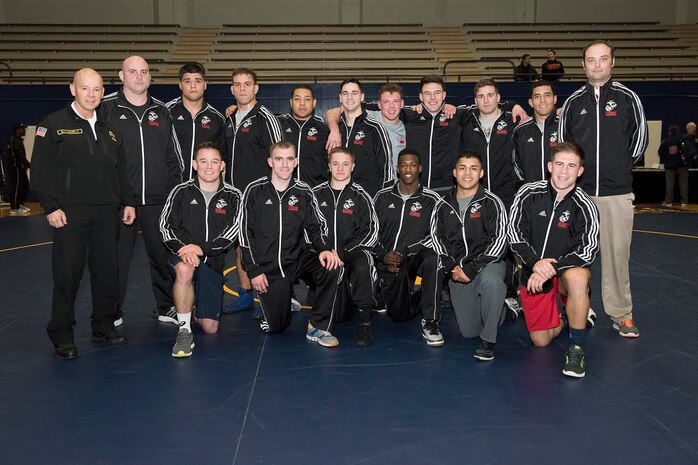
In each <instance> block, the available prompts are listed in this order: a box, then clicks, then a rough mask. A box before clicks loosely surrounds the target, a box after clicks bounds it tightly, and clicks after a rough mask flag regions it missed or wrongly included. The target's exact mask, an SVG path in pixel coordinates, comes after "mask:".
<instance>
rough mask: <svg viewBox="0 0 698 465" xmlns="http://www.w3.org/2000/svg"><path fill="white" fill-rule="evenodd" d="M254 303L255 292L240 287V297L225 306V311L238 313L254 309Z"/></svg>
mask: <svg viewBox="0 0 698 465" xmlns="http://www.w3.org/2000/svg"><path fill="white" fill-rule="evenodd" d="M253 305H254V292H252V290H251V289H250V290H249V291H248V290H246V289H243V288H241V287H240V288H238V298H237V300H236V301H235V302H233V303H232V304H230V305H226V306H225V307H223V313H237V312H244V311H245V310H252V306H253Z"/></svg>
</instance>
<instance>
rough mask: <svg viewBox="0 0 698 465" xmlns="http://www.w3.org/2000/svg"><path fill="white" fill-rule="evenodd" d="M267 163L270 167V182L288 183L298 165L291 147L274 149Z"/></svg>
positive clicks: (294, 151)
mask: <svg viewBox="0 0 698 465" xmlns="http://www.w3.org/2000/svg"><path fill="white" fill-rule="evenodd" d="M267 163H268V164H269V166H270V167H271V176H272V180H274V179H276V180H279V181H284V182H285V181H288V180H290V179H291V177H293V170H294V169H295V168H296V165H297V164H298V158H296V150H295V149H294V148H293V147H288V148H284V147H275V148H274V150H273V151H272V152H271V155H270V156H269V158H268V159H267Z"/></svg>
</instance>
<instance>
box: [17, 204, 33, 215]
mask: <svg viewBox="0 0 698 465" xmlns="http://www.w3.org/2000/svg"><path fill="white" fill-rule="evenodd" d="M17 210H19V211H21V212H22V213H29V212H30V211H31V210H30V209H29V208H27V207H25V206H24V205H20V206H19V207H18V208H17Z"/></svg>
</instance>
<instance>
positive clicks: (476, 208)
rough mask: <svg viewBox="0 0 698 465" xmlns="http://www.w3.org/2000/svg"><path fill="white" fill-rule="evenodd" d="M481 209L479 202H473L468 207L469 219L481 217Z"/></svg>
mask: <svg viewBox="0 0 698 465" xmlns="http://www.w3.org/2000/svg"><path fill="white" fill-rule="evenodd" d="M481 208H482V205H480V202H475V203H474V204H472V205H471V206H470V218H480V216H482V212H481V211H480V209H481Z"/></svg>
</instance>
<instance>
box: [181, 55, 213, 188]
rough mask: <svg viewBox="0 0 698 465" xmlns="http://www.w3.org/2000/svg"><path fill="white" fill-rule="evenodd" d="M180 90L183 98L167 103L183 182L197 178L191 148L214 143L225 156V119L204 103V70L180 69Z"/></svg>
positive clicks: (189, 65) (191, 66) (194, 66)
mask: <svg viewBox="0 0 698 465" xmlns="http://www.w3.org/2000/svg"><path fill="white" fill-rule="evenodd" d="M179 90H181V91H182V95H181V96H180V97H177V98H176V99H174V100H171V101H170V102H168V103H167V108H168V109H169V110H170V114H171V115H172V122H173V124H174V129H175V135H176V136H177V142H178V143H179V149H180V152H181V153H182V159H183V162H184V172H183V175H182V179H183V180H184V181H188V180H190V179H194V177H196V175H195V174H194V172H193V171H192V162H191V161H192V159H193V158H194V148H195V147H197V146H199V145H200V144H201V143H203V142H213V143H214V144H215V145H216V147H218V150H220V151H221V153H225V117H223V115H222V114H221V113H220V112H219V111H218V110H216V109H215V108H213V107H212V106H211V105H210V104H209V103H207V102H206V100H204V91H205V90H206V68H204V66H203V65H202V64H200V63H187V64H185V65H184V66H182V67H181V68H180V69H179Z"/></svg>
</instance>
